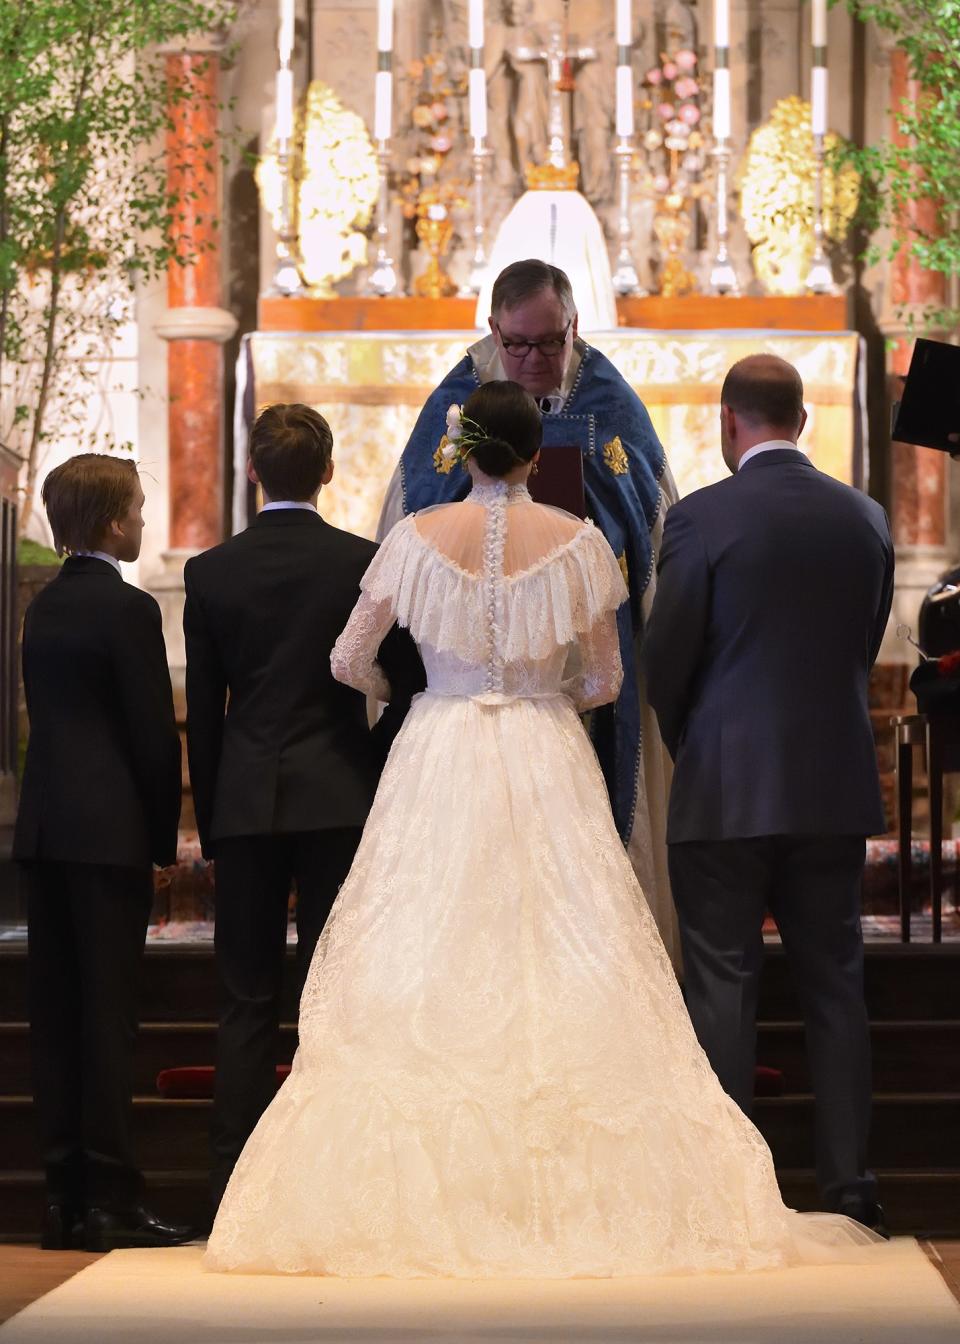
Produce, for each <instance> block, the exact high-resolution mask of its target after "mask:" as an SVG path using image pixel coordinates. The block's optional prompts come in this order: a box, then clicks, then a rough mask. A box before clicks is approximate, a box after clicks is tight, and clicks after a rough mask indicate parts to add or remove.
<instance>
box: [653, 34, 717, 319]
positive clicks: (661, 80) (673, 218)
mask: <svg viewBox="0 0 960 1344" xmlns="http://www.w3.org/2000/svg"><path fill="white" fill-rule="evenodd" d="M643 84H644V88H643V97H642V99H641V103H640V109H641V112H642V113H645V114H646V122H647V129H646V131H645V132H644V133H643V135H642V137H641V138H642V143H643V148H644V150H645V151H646V163H645V168H644V173H643V176H642V180H641V185H642V188H643V190H644V192H645V194H646V195H648V196H652V197H653V199H654V201H655V202H656V205H655V211H654V217H653V231H654V234H655V235H656V238H657V241H658V243H659V244H660V273H659V291H660V293H661V294H663V295H664V296H665V297H666V298H677V297H679V296H681V295H683V294H691V293H693V292H694V290H696V288H697V282H696V278H695V276H694V275H693V274H692V272H691V271H688V270H687V268H686V266H685V265H684V263H683V252H684V248H685V247H686V244H687V240H688V238H689V236H690V232H691V230H692V227H693V220H692V217H691V210H692V207H693V206H694V204H695V203H696V202H697V201H698V200H699V199H700V197H701V196H702V195H703V193H704V184H703V181H702V179H701V174H702V172H703V156H702V152H701V151H702V149H703V133H702V131H701V130H700V129H699V124H700V118H701V112H700V81H699V78H698V75H697V55H696V52H694V51H692V50H690V48H688V47H683V48H681V50H680V51H677V52H674V53H669V52H664V53H662V56H661V64H660V65H657V66H654V67H653V68H652V69H651V70H648V71H647V73H646V75H645V76H644V79H643Z"/></svg>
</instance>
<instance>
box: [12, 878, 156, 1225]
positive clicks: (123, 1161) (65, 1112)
mask: <svg viewBox="0 0 960 1344" xmlns="http://www.w3.org/2000/svg"><path fill="white" fill-rule="evenodd" d="M25 871H26V874H27V891H28V898H27V899H28V905H27V935H28V944H27V956H28V967H29V980H30V988H29V1002H30V1036H31V1049H32V1057H33V1076H34V1096H35V1100H36V1107H37V1114H38V1118H39V1124H40V1143H41V1148H42V1153H43V1164H44V1168H45V1171H46V1180H47V1193H48V1195H49V1197H51V1198H54V1199H62V1200H65V1201H66V1202H67V1203H68V1204H71V1205H72V1206H73V1207H74V1209H75V1211H77V1212H80V1213H82V1211H83V1210H84V1209H85V1208H91V1207H98V1208H107V1209H114V1210H122V1209H125V1208H129V1207H131V1206H132V1205H133V1204H136V1203H137V1202H138V1200H139V1197H140V1194H141V1190H142V1177H141V1175H140V1172H139V1170H138V1169H137V1166H136V1164H135V1162H134V1158H133V1150H132V1144H131V1139H130V1099H131V1090H132V1073H133V1049H134V1042H135V1039H136V1033H137V1001H138V988H139V983H140V970H141V962H142V958H143V947H144V940H145V938H146V932H147V921H148V919H149V917H150V906H151V902H152V899H153V878H152V873H151V871H150V869H148V868H143V869H139V868H118V867H113V866H107V865H101V864H93V863H46V862H37V863H32V864H29V865H27V866H26V869H25Z"/></svg>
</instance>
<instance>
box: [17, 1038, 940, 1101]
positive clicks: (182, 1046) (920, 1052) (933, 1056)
mask: <svg viewBox="0 0 960 1344" xmlns="http://www.w3.org/2000/svg"><path fill="white" fill-rule="evenodd" d="M871 1037H872V1042H873V1079H874V1087H875V1089H876V1091H878V1092H891V1093H892V1092H904V1093H914V1092H922V1093H931V1094H934V1093H951V1092H960V1021H957V1022H874V1023H872V1024H871ZM295 1048H296V1027H295V1025H294V1024H293V1023H292V1022H288V1023H285V1024H284V1025H283V1027H282V1028H281V1039H280V1054H279V1058H278V1061H277V1062H278V1063H283V1064H289V1063H290V1060H291V1059H292V1058H293V1052H294V1050H295ZM215 1060H216V1026H215V1025H214V1024H213V1023H212V1022H145V1023H144V1024H143V1026H142V1027H141V1029H140V1034H139V1037H138V1039H137V1049H136V1055H135V1059H134V1078H133V1087H134V1091H135V1092H137V1093H140V1094H142V1095H145V1096H148V1095H150V1094H151V1093H152V1092H153V1091H154V1089H155V1085H156V1077H157V1074H158V1073H159V1072H160V1070H161V1069H169V1068H176V1067H179V1066H189V1065H195V1064H213V1063H214V1062H215ZM757 1062H758V1063H759V1064H763V1065H766V1066H767V1067H768V1068H771V1069H779V1070H780V1071H781V1073H783V1075H784V1084H785V1091H786V1092H788V1093H803V1092H809V1091H810V1074H809V1069H808V1067H807V1057H806V1046H805V1041H804V1034H803V1027H802V1026H801V1025H800V1024H799V1023H797V1022H764V1023H761V1024H760V1028H759V1033H758V1043H757ZM31 1086H32V1084H31V1075H30V1043H29V1028H28V1026H27V1024H26V1023H25V1022H6V1023H0V1096H16V1095H25V1094H27V1093H29V1092H30V1091H31Z"/></svg>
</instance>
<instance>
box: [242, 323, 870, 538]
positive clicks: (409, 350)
mask: <svg viewBox="0 0 960 1344" xmlns="http://www.w3.org/2000/svg"><path fill="white" fill-rule="evenodd" d="M474 339H476V334H474V333H469V332H463V331H458V332H435V331H433V332H431V331H403V332H364V331H343V332H329V333H328V332H324V333H317V332H302V333H286V332H255V333H253V334H252V335H251V336H248V337H246V338H245V341H244V349H243V351H242V352H241V371H242V374H243V381H244V383H245V385H246V395H245V397H244V403H245V405H246V406H247V407H248V408H249V409H250V410H255V411H259V410H260V409H262V407H264V406H266V405H269V404H270V403H271V402H275V401H302V402H306V403H307V404H309V405H311V406H315V407H316V408H317V410H319V411H320V412H321V414H323V415H324V416H325V417H326V419H327V420H328V422H329V424H330V427H331V429H332V431H333V439H334V463H335V472H334V478H333V481H332V482H331V484H330V485H328V486H326V487H325V488H324V489H323V491H322V492H321V495H320V512H321V514H322V515H323V516H324V518H326V519H327V520H328V521H329V522H331V523H333V524H334V525H335V526H336V527H342V528H344V529H346V530H347V531H349V532H356V533H359V534H360V535H362V536H367V537H373V535H374V533H375V531H376V525H377V520H378V518H379V515H380V506H381V502H382V500H383V494H384V490H385V489H386V485H387V482H388V481H389V479H390V476H391V475H392V473H393V470H394V467H395V466H396V463H397V459H398V457H399V456H400V453H401V451H402V450H403V447H404V444H405V443H406V441H407V438H408V436H409V434H410V431H411V429H412V428H413V425H414V422H415V421H416V418H417V415H418V413H419V411H420V408H421V406H422V405H423V403H424V401H425V400H426V398H427V396H428V395H429V393H430V392H431V391H432V390H433V388H434V387H435V386H436V385H437V383H439V382H440V380H441V379H442V378H443V376H444V374H446V373H447V372H448V371H449V369H450V368H451V367H452V366H453V365H454V364H455V363H456V362H457V361H458V360H459V359H460V358H461V357H462V356H463V353H464V351H465V349H466V347H467V346H468V345H469V344H470V343H471V341H472V340H474ZM859 342H860V338H859V337H858V336H857V335H856V333H854V332H844V331H835V332H826V331H816V332H788V331H762V332H760V331H757V332H751V331H744V330H727V331H650V330H647V331H643V330H635V329H623V330H618V331H611V332H607V333H600V334H595V335H592V336H591V337H590V343H591V344H592V345H595V346H596V347H597V348H598V349H599V350H601V351H602V352H603V353H604V354H605V355H607V357H608V358H609V359H611V360H612V361H613V363H614V364H615V365H616V366H617V368H618V369H619V370H620V372H621V373H622V374H623V376H624V377H625V378H626V379H627V381H628V382H629V383H630V384H631V385H632V386H633V387H634V388H635V389H636V391H637V392H638V394H639V395H640V397H641V398H642V399H643V401H644V403H645V405H646V407H647V410H648V411H649V412H650V417H651V419H652V421H653V424H654V427H655V428H656V431H657V433H658V435H659V436H660V439H661V441H662V442H663V444H664V446H665V448H666V450H667V456H668V459H669V461H670V465H671V467H672V469H673V473H674V476H675V477H676V480H677V485H678V487H679V490H680V493H681V494H688V493H689V492H690V491H691V490H696V489H698V488H700V487H701V486H704V485H709V484H710V483H711V482H713V481H716V480H719V479H721V478H722V477H723V476H724V475H725V474H726V468H725V467H724V465H723V461H722V458H721V456H720V434H719V409H718V408H719V400H720V386H721V383H722V381H723V376H724V374H725V372H726V370H727V369H728V368H729V367H730V365H731V364H733V363H734V362H735V361H736V360H738V359H741V358H742V357H743V356H744V355H748V354H753V353H757V352H760V351H766V352H769V353H772V354H777V355H780V356H782V357H783V358H784V359H787V360H789V361H790V362H791V363H792V364H795V365H796V367H797V368H798V369H799V371H800V375H801V377H802V379H803V384H804V390H805V404H806V407H807V412H808V417H809V418H808V421H807V426H806V428H805V430H804V433H803V437H802V439H801V442H800V446H801V447H802V448H803V449H804V450H805V451H806V452H807V453H809V455H810V457H811V459H812V460H813V462H814V464H815V465H816V466H817V467H819V468H820V469H821V470H822V471H826V472H828V473H829V474H830V475H831V476H835V477H836V478H837V479H838V480H841V481H845V482H847V483H849V484H860V478H861V474H862V471H863V456H864V453H863V448H862V444H861V438H860V434H861V426H862V423H863V416H862V414H861V407H860V392H859V377H858V364H859ZM236 452H237V458H238V462H237V465H238V467H239V468H240V470H239V471H238V472H237V473H236V475H237V479H238V480H240V481H241V482H242V480H243V470H242V468H243V463H244V459H245V453H246V436H245V435H244V434H243V433H242V432H241V433H238V434H237V436H236ZM245 507H246V504H245V496H244V495H243V494H242V493H240V492H238V498H237V500H236V502H235V506H234V529H235V530H237V529H239V528H242V527H244V526H245V525H246V522H247V519H246V516H245V513H244V510H245Z"/></svg>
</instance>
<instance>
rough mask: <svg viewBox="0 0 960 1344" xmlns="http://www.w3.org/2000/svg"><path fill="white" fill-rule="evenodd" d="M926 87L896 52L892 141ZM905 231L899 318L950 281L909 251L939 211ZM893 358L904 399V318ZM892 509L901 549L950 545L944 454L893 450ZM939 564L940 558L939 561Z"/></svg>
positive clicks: (920, 212)
mask: <svg viewBox="0 0 960 1344" xmlns="http://www.w3.org/2000/svg"><path fill="white" fill-rule="evenodd" d="M920 92H921V86H920V85H919V83H918V82H917V81H916V80H913V79H911V78H910V71H909V63H908V60H907V56H906V53H905V52H903V51H900V50H899V49H895V50H894V51H893V52H892V53H891V66H890V99H891V108H892V110H893V131H892V134H893V139H894V141H895V142H896V143H899V144H903V143H904V138H903V136H902V135H901V133H900V131H899V129H898V127H897V124H896V113H897V109H898V108H899V107H900V104H901V102H903V100H904V99H906V100H907V101H908V102H913V101H914V100H915V99H916V98H917V97H918V96H919V94H920ZM900 227H901V231H902V235H903V238H904V241H905V242H906V244H907V246H905V247H903V248H901V250H900V251H899V252H898V253H897V255H896V257H895V258H894V260H893V262H892V263H891V270H890V307H891V309H892V310H893V312H894V313H895V314H900V313H901V312H902V311H903V310H906V311H907V312H908V313H910V312H912V313H914V314H917V315H919V314H920V313H921V312H922V310H923V309H924V308H927V307H929V306H937V305H940V304H942V303H943V301H944V296H945V281H944V277H943V275H942V274H940V273H939V272H938V271H928V270H925V269H924V268H923V267H922V266H921V265H920V263H919V262H918V261H917V259H916V258H915V257H914V256H912V255H911V253H910V251H909V243H910V241H911V240H912V239H913V238H914V237H916V236H917V235H918V234H924V235H927V236H929V235H930V234H931V233H936V232H937V228H938V216H937V209H936V206H935V204H934V202H932V201H930V200H929V199H924V200H916V201H912V202H911V203H910V205H909V206H908V208H907V210H906V212H905V214H904V216H903V218H902V220H901V225H900ZM884 326H885V330H886V334H887V338H888V342H889V353H888V359H887V368H888V371H889V373H890V375H891V377H890V382H891V384H892V386H893V395H894V396H898V395H899V387H900V386H901V384H900V381H899V380H900V378H901V377H902V376H903V375H904V374H906V372H907V369H908V368H909V366H910V356H911V353H912V351H913V336H912V335H911V334H910V333H909V332H908V331H907V330H906V329H905V325H904V322H903V320H902V318H901V317H893V319H892V320H891V321H888V322H887V323H885V324H884ZM892 453H893V460H892V468H893V510H892V519H891V522H892V526H893V536H894V540H895V541H896V542H897V544H898V546H909V547H923V548H926V547H934V548H937V550H938V551H939V550H940V548H942V547H944V546H945V544H946V540H947V481H948V478H947V466H948V459H947V457H946V455H945V454H944V453H937V452H931V451H930V449H929V448H918V447H916V445H914V444H910V443H897V442H894V443H893V445H892ZM937 559H938V560H939V556H938V557H937Z"/></svg>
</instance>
